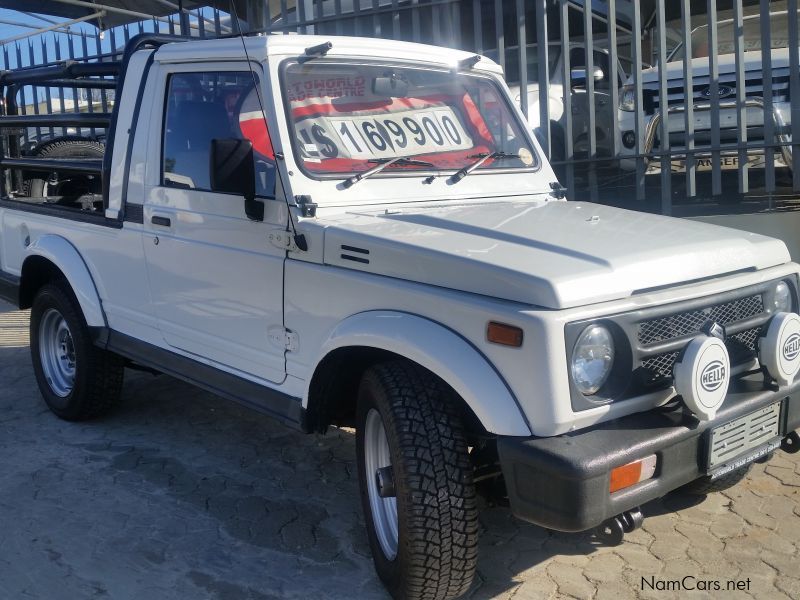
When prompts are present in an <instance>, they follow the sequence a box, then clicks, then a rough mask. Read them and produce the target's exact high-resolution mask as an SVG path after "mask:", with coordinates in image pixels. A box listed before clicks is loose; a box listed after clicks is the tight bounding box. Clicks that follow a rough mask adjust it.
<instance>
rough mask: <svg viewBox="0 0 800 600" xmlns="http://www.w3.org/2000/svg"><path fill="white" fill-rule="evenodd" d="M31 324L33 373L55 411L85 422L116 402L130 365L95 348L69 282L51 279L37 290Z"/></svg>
mask: <svg viewBox="0 0 800 600" xmlns="http://www.w3.org/2000/svg"><path fill="white" fill-rule="evenodd" d="M30 327H31V361H32V362H33V373H34V375H35V376H36V384H37V385H38V386H39V391H40V392H41V394H42V398H43V399H44V401H45V402H46V403H47V406H48V407H49V408H50V410H52V411H53V412H54V413H55V414H56V415H58V416H59V417H61V418H62V419H66V420H68V421H82V420H84V419H91V418H92V417H96V416H98V415H101V414H103V413H104V412H106V411H107V410H109V409H110V408H111V407H112V406H113V405H114V404H115V403H116V402H117V400H118V399H119V396H120V391H121V389H122V379H123V374H124V367H125V364H124V362H123V360H122V358H120V357H119V356H117V355H115V354H113V353H111V352H108V351H107V350H103V349H101V348H99V347H97V346H95V344H94V343H93V341H92V337H91V332H90V330H89V328H88V327H87V325H86V321H85V320H84V318H83V315H82V314H81V309H80V305H79V304H78V300H77V298H75V295H74V294H73V293H72V290H71V289H70V288H69V285H68V284H67V283H66V282H65V281H63V280H56V281H52V282H49V283H46V284H45V285H43V286H42V287H41V288H40V289H39V291H38V292H36V296H35V297H34V299H33V306H32V307H31V325H30Z"/></svg>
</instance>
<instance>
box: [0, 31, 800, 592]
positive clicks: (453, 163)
mask: <svg viewBox="0 0 800 600" xmlns="http://www.w3.org/2000/svg"><path fill="white" fill-rule="evenodd" d="M171 42H174V43H171ZM113 73H116V74H117V76H118V77H119V83H118V86H119V87H118V91H117V98H118V99H119V102H118V104H117V105H116V106H115V109H114V112H113V114H110V115H103V114H97V113H95V114H94V115H54V116H23V115H17V114H16V106H15V103H14V101H13V100H14V98H15V94H16V93H17V92H18V90H19V89H20V88H21V87H22V86H24V85H46V84H47V82H48V81H49V80H52V79H58V80H60V81H62V82H63V81H64V80H66V79H72V80H74V85H84V86H90V85H91V80H92V79H93V78H96V77H98V76H100V75H105V76H108V75H109V74H113ZM0 85H2V86H3V88H4V89H3V92H4V93H5V95H6V97H7V98H8V99H10V100H11V101H10V102H8V103H7V106H8V114H6V115H3V116H1V117H0V126H2V127H3V128H5V131H6V132H7V133H6V135H5V136H4V138H3V139H4V143H3V155H2V156H0V167H2V175H3V176H2V177H1V178H0V183H1V184H2V186H3V189H2V192H3V193H2V197H1V198H0V226H1V227H2V229H1V230H0V266H2V271H0V290H2V295H3V296H4V297H6V298H9V299H11V300H12V301H13V302H15V303H16V304H17V305H18V306H19V307H21V308H31V354H32V359H33V367H34V372H35V375H36V379H37V381H38V384H39V387H40V389H41V393H42V395H43V397H44V400H45V401H46V403H47V404H48V406H49V407H50V408H51V409H52V411H53V412H54V413H55V414H56V415H58V416H59V417H62V418H64V419H69V420H80V419H87V418H91V417H96V416H98V415H100V414H103V413H105V412H106V411H107V410H109V409H110V408H112V407H113V405H114V404H115V402H116V401H117V400H118V398H119V395H120V388H121V386H122V380H123V372H124V368H125V367H126V366H134V367H139V368H148V369H153V370H157V371H158V372H162V373H167V374H171V375H174V376H176V377H179V378H182V379H184V380H187V381H189V382H192V383H194V384H196V385H198V386H201V387H203V388H206V389H208V390H211V391H213V392H215V393H217V394H219V395H221V396H224V397H227V398H231V399H233V400H237V401H240V402H243V403H245V404H247V405H249V406H251V407H253V408H255V409H257V410H261V411H264V412H267V413H269V414H271V415H274V416H275V417H277V418H279V419H281V420H282V421H284V422H285V423H287V424H289V425H291V426H293V427H296V428H297V429H299V430H302V431H304V432H325V430H326V429H327V428H328V427H329V426H331V425H341V426H349V427H355V430H356V449H357V463H358V472H359V479H360V484H361V499H362V502H363V508H364V511H365V520H366V529H367V535H368V537H369V541H370V544H371V548H372V552H373V556H374V562H375V566H376V569H377V571H378V574H379V575H380V577H381V579H382V580H383V581H384V582H385V584H386V586H387V588H388V589H389V590H390V592H391V593H392V594H393V596H394V597H396V598H404V599H406V598H408V599H411V598H455V597H458V596H459V595H461V594H463V593H464V592H466V591H467V589H468V588H469V586H470V583H471V581H472V578H473V573H474V571H475V566H476V560H477V536H478V520H477V518H478V512H477V506H478V505H477V494H479V493H480V494H488V495H492V497H493V498H495V499H506V500H507V501H508V502H509V503H510V507H511V510H512V511H513V512H514V514H515V515H517V516H518V517H520V518H522V519H524V520H527V521H530V522H533V523H537V524H540V525H542V526H544V527H548V528H552V529H556V530H562V531H583V530H588V529H591V528H597V529H596V532H597V534H598V536H599V537H600V538H601V539H602V540H604V541H606V542H608V543H620V542H621V541H622V539H623V535H624V533H625V532H626V531H630V530H632V529H634V528H635V527H637V526H638V525H640V524H641V520H642V513H641V512H640V511H639V508H638V507H640V506H641V505H643V504H645V503H646V502H648V501H650V500H653V499H655V498H658V497H661V496H663V495H665V494H667V493H668V492H670V491H672V490H674V489H676V488H678V487H681V486H686V485H691V486H694V489H695V490H700V491H708V490H710V489H713V488H718V487H722V486H724V485H730V484H731V483H732V482H733V481H736V480H737V479H740V478H741V477H742V475H743V473H744V472H746V469H747V467H748V465H749V464H750V463H751V462H753V461H755V460H766V459H767V458H768V457H769V456H770V455H771V454H772V453H773V452H774V451H775V450H776V449H778V448H781V447H782V448H783V449H784V450H786V451H788V452H795V451H797V449H798V442H800V439H799V438H798V434H797V432H796V431H795V430H796V429H797V428H798V427H800V398H799V397H798V388H799V387H800V384H798V382H797V380H796V377H795V376H796V374H797V372H798V369H800V317H798V315H797V309H798V273H799V272H800V268H799V267H798V265H796V264H794V263H792V262H790V259H789V255H788V253H787V251H786V248H785V246H784V244H783V243H782V242H780V241H777V240H774V239H771V238H767V237H763V236H759V235H755V234H750V233H743V232H740V231H735V230H732V229H725V228H720V227H714V226H710V225H706V224H701V223H695V222H688V221H682V220H677V219H672V218H667V217H661V216H654V215H648V214H641V213H636V212H629V211H624V210H618V209H614V208H609V207H605V206H599V205H593V204H589V203H584V202H565V201H564V200H563V198H562V197H561V196H562V195H563V194H562V193H561V192H562V189H561V188H560V186H558V184H557V183H556V181H555V178H554V176H553V173H552V171H551V169H550V167H549V165H548V164H547V162H546V161H545V160H544V159H543V158H542V155H541V152H540V149H539V147H538V146H537V144H536V142H535V140H534V139H533V138H532V136H531V134H530V130H529V128H528V127H527V126H526V124H525V122H524V119H523V116H522V114H521V113H520V111H519V109H518V108H517V107H516V106H515V103H514V101H513V99H512V97H511V96H510V95H509V92H508V88H507V87H506V86H505V84H504V83H503V79H502V73H501V70H500V69H499V67H498V66H497V65H496V64H494V63H493V62H492V61H490V60H488V59H486V58H481V57H478V56H473V55H470V54H467V53H464V52H459V51H453V50H447V49H442V48H432V47H428V46H423V45H416V44H410V43H401V42H395V41H386V40H375V39H355V38H338V37H306V36H294V35H292V36H263V37H249V38H246V39H220V40H205V41H177V40H175V39H174V38H170V37H168V36H158V35H148V34H145V35H143V36H139V37H136V38H133V39H132V40H131V41H130V43H129V45H128V47H127V49H126V52H125V55H124V59H123V60H122V61H121V62H120V63H88V64H83V63H77V64H75V63H67V64H63V65H55V66H49V67H41V68H37V69H29V70H19V71H12V72H5V73H3V74H2V75H0ZM103 119H108V120H109V122H107V123H106V124H107V125H108V137H107V145H106V146H105V147H103V146H101V145H99V144H97V143H96V142H88V141H82V140H79V139H74V138H71V139H66V140H60V141H52V140H51V141H48V142H45V143H43V144H42V145H41V146H40V147H39V148H37V150H36V151H35V152H34V153H33V154H32V155H25V156H23V155H21V154H20V153H19V152H18V140H17V139H15V136H17V133H15V132H18V131H19V130H18V129H14V128H19V127H25V126H30V125H31V124H36V123H40V122H45V121H47V120H49V122H55V123H56V124H57V126H76V127H88V126H93V127H100V126H101V125H102V123H101V122H102V121H103ZM15 152H16V154H15Z"/></svg>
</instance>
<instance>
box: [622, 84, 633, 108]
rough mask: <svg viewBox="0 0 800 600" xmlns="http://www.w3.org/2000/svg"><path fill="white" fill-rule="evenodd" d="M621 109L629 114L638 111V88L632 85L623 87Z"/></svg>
mask: <svg viewBox="0 0 800 600" xmlns="http://www.w3.org/2000/svg"><path fill="white" fill-rule="evenodd" d="M619 109H620V110H625V111H628V112H632V111H634V110H636V88H634V87H633V86H632V85H625V86H622V93H621V94H620V95H619Z"/></svg>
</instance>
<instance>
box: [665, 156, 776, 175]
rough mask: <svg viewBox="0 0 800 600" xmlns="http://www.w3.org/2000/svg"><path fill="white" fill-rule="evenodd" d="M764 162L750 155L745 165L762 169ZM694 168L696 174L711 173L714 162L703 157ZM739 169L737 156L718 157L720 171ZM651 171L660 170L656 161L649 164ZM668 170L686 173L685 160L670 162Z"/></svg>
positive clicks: (761, 157)
mask: <svg viewBox="0 0 800 600" xmlns="http://www.w3.org/2000/svg"><path fill="white" fill-rule="evenodd" d="M765 164H766V161H765V159H764V155H763V154H752V155H750V156H748V157H747V165H748V167H749V168H751V169H763V168H764V165H765ZM694 167H695V170H696V172H698V173H707V172H709V171H712V170H713V168H714V161H713V160H712V159H711V158H710V157H703V158H697V159H695V161H694ZM738 168H739V157H738V156H720V157H719V169H720V171H736V170H737V169H738ZM649 170H652V171H660V170H661V163H660V162H659V161H658V160H654V161H653V162H652V163H651V164H650V169H649ZM670 170H671V171H672V172H673V173H685V172H686V160H685V159H682V158H680V159H675V160H672V161H670Z"/></svg>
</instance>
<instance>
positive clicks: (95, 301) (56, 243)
mask: <svg viewBox="0 0 800 600" xmlns="http://www.w3.org/2000/svg"><path fill="white" fill-rule="evenodd" d="M26 254H27V256H26V257H25V260H24V261H23V263H22V280H21V282H20V283H21V285H22V286H24V285H25V276H26V265H27V266H28V267H29V268H30V260H31V258H33V257H34V256H40V257H42V258H45V259H47V260H48V261H50V262H51V263H53V264H54V265H55V266H56V267H58V269H59V270H60V271H61V272H62V273H63V274H64V277H66V279H67V282H68V283H69V284H70V286H71V287H72V291H73V292H74V293H75V296H76V297H77V299H78V303H79V304H80V306H81V310H82V311H83V316H84V318H85V319H86V324H87V325H88V326H89V327H105V326H106V319H105V315H104V314H103V307H102V304H101V302H100V295H99V294H98V293H97V287H96V286H95V284H94V280H93V279H92V276H91V274H90V273H89V268H88V267H87V266H86V263H85V262H84V260H83V258H82V257H81V255H80V253H79V252H78V251H77V250H76V249H75V246H73V245H72V244H71V243H69V242H68V241H67V240H66V239H64V238H63V237H61V236H58V235H52V234H48V235H43V236H42V237H40V238H39V239H37V240H36V241H34V242H33V243H32V244H31V245H30V246H28V247H27V249H26Z"/></svg>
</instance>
